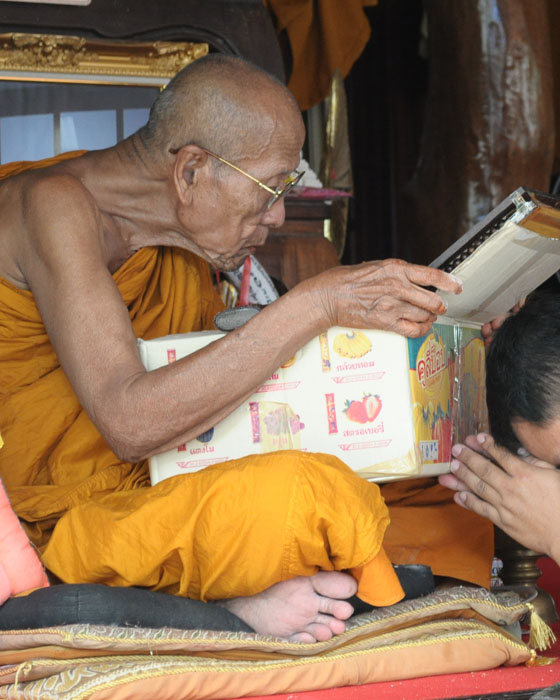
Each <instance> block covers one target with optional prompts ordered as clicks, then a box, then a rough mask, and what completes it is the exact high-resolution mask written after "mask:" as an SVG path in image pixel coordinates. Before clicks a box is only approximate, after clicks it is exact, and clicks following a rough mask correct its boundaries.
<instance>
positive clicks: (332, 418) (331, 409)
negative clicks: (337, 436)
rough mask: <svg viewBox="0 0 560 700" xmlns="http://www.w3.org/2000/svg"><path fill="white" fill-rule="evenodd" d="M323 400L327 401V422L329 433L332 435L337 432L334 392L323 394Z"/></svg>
mask: <svg viewBox="0 0 560 700" xmlns="http://www.w3.org/2000/svg"><path fill="white" fill-rule="evenodd" d="M325 400H326V402H327V422H328V425H329V435H333V434H334V433H338V426H337V424H336V408H335V405H334V394H325Z"/></svg>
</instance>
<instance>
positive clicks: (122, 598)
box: [0, 583, 253, 632]
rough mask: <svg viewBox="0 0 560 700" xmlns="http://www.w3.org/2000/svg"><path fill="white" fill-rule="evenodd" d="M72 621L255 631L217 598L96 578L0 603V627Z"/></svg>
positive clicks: (58, 623) (35, 625) (28, 626)
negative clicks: (206, 600) (184, 595)
mask: <svg viewBox="0 0 560 700" xmlns="http://www.w3.org/2000/svg"><path fill="white" fill-rule="evenodd" d="M73 624H92V625H116V626H119V627H147V628H160V627H174V628H175V629H182V630H190V629H204V630H215V631H220V630H221V631H223V630H227V631H232V632H253V629H252V628H251V627H249V625H247V624H245V622H243V620H241V619H240V618H239V617H237V615H234V614H233V613H231V612H229V610H226V608H223V607H222V606H220V605H217V604H216V603H202V602H201V601H199V600H190V599H188V598H180V597H179V596H174V595H169V594H167V593H158V592H156V591H149V590H146V589H143V588H124V587H123V588H119V587H114V586H104V585H102V584H97V583H62V584H57V585H54V586H50V587H49V588H39V589H38V590H36V591H33V593H30V594H29V595H26V596H21V597H19V598H9V599H8V600H7V601H6V602H5V603H4V604H3V605H0V630H21V629H39V628H42V627H54V626H56V625H73Z"/></svg>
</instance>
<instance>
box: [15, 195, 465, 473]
mask: <svg viewBox="0 0 560 700" xmlns="http://www.w3.org/2000/svg"><path fill="white" fill-rule="evenodd" d="M68 189H72V184H71V183H69V184H67V190H68ZM47 190H48V188H47ZM59 190H60V188H59ZM59 190H58V191H59ZM68 197H69V200H68V206H67V207H64V197H62V198H61V197H60V196H57V197H56V198H53V202H56V204H54V203H53V204H52V207H56V209H49V206H50V205H49V199H48V191H47V193H45V192H40V193H39V195H38V199H39V200H40V201H39V202H35V203H34V206H35V209H36V210H37V211H41V217H37V220H35V221H30V222H28V227H27V230H31V231H35V234H34V236H32V238H31V240H30V241H29V245H27V246H26V247H25V249H23V250H22V251H21V262H22V269H24V273H25V278H26V280H28V284H29V286H30V288H31V290H32V292H33V294H34V296H35V299H36V301H37V305H38V308H39V310H40V313H41V315H42V318H43V320H44V323H45V326H46V328H47V331H48V333H49V336H50V338H51V340H52V343H53V346H54V348H55V350H56V352H57V355H58V357H59V360H60V363H61V366H62V367H63V369H64V371H65V373H66V375H67V376H68V379H69V381H70V383H71V384H72V386H73V388H74V390H75V392H76V394H77V396H78V398H79V400H80V402H81V404H82V406H83V407H84V409H85V410H86V411H87V413H88V415H89V416H90V417H91V418H92V420H93V422H94V423H95V424H96V426H97V427H98V429H99V431H100V433H101V434H102V435H103V437H104V438H105V440H106V441H107V442H108V444H109V445H110V447H111V448H112V449H113V451H115V453H117V454H118V455H119V456H120V457H122V458H125V459H128V460H132V461H135V460H139V459H142V458H144V457H147V456H149V455H151V454H155V453H158V452H161V451H163V450H166V449H169V448H171V447H174V446H177V445H178V444H181V443H182V442H185V441H186V440H189V439H192V438H193V437H196V436H197V435H199V434H201V433H202V432H204V431H205V430H208V429H209V428H210V427H212V426H214V425H215V424H216V423H217V422H218V421H220V420H221V419H222V418H224V417H225V416H227V415H228V414H229V413H230V412H231V411H232V410H233V409H235V408H236V407H237V406H238V405H240V404H241V403H242V402H243V401H244V400H245V399H246V398H247V397H248V396H250V395H251V394H252V393H253V391H254V390H255V389H256V388H257V387H258V386H259V385H260V384H262V383H263V382H264V381H265V380H266V379H267V378H268V377H269V376H270V375H271V374H272V372H274V371H275V370H276V369H277V368H278V367H279V366H280V365H281V364H282V363H283V362H284V361H286V360H287V359H288V358H289V357H291V356H292V355H293V354H294V353H295V351H296V350H297V349H299V348H300V347H302V346H303V345H304V344H305V343H306V342H307V341H309V340H310V339H311V338H313V337H315V336H316V335H317V334H319V333H321V332H322V331H324V330H326V329H327V328H329V327H330V326H332V325H343V326H354V327H362V328H363V327H368V328H384V329H389V330H394V331H396V332H399V333H403V334H407V335H410V336H419V335H422V334H424V333H426V332H427V331H428V330H429V328H430V326H431V324H432V322H433V321H434V319H435V314H436V313H438V312H441V311H442V310H443V309H442V302H441V298H440V297H439V296H438V295H437V294H435V293H433V292H430V291H428V290H426V289H424V288H422V286H421V285H433V286H437V287H440V288H442V289H447V290H449V291H458V290H459V285H458V284H457V283H456V282H454V281H453V280H452V279H451V278H449V277H448V276H447V275H446V274H445V273H443V272H441V271H439V270H434V269H430V268H423V267H418V266H414V265H408V264H406V263H402V262H400V261H384V262H379V263H366V264H363V265H359V266H353V267H340V268H334V269H333V270H330V271H328V272H326V273H322V274H321V275H319V276H317V277H316V278H313V279H312V280H307V281H305V282H303V283H301V284H300V285H298V286H297V287H296V288H294V289H293V290H292V291H290V292H289V293H288V294H286V295H284V296H283V297H282V298H280V299H279V300H278V301H276V302H274V303H273V304H271V305H270V306H268V307H266V308H265V309H263V311H261V312H260V313H259V314H258V315H257V316H255V317H254V318H253V319H251V321H249V322H248V323H247V324H246V325H245V326H243V327H241V328H240V329H238V330H236V331H233V332H231V333H229V334H227V335H226V336H225V337H224V338H222V339H220V340H219V341H217V342H215V343H212V344H211V345H209V346H207V347H206V348H204V349H202V350H200V351H198V352H196V353H194V354H192V355H190V356H188V357H186V358H184V359H182V360H180V361H178V362H175V363H172V364H171V365H168V366H166V367H162V368H160V369H158V370H155V371H152V372H146V370H145V369H144V367H143V365H142V363H141V361H140V357H139V353H138V348H137V344H136V338H135V336H134V333H133V330H132V326H131V323H130V319H129V317H128V312H127V309H126V307H125V305H124V303H123V301H122V298H121V296H120V293H119V291H118V289H117V287H116V285H115V283H114V281H113V279H112V277H111V274H110V273H109V271H108V269H107V264H106V259H107V251H106V250H105V246H106V245H107V244H106V242H105V237H104V236H103V234H102V231H103V221H102V220H101V217H100V215H99V213H98V212H97V210H96V209H95V206H94V203H92V202H90V201H88V198H87V195H84V194H80V193H78V194H76V193H69V195H68ZM77 197H78V198H80V197H81V200H82V201H80V206H76V198H77ZM61 207H62V209H63V211H64V215H61V214H60V211H59V209H60V208H61ZM53 222H54V223H53Z"/></svg>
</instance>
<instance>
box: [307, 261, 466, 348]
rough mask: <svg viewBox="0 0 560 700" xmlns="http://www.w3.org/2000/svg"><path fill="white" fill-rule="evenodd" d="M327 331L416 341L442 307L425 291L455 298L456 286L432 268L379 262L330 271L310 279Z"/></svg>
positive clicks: (436, 297)
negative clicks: (371, 331)
mask: <svg viewBox="0 0 560 700" xmlns="http://www.w3.org/2000/svg"><path fill="white" fill-rule="evenodd" d="M314 283H315V284H316V291H318V299H319V301H320V303H321V304H323V306H324V309H325V314H326V316H327V322H328V324H329V325H330V326H348V327H351V328H377V329H380V330H388V331H395V332H396V333H400V334H401V335H406V336H409V337H411V338H418V337H420V336H422V335H425V334H426V333H428V332H429V330H430V328H431V327H432V324H433V322H434V321H435V319H436V316H437V315H438V314H443V313H445V310H446V304H445V302H444V301H443V299H442V298H441V296H439V294H437V292H434V291H430V290H429V289H426V287H435V288H438V289H442V290H444V291H448V292H452V293H454V294H458V293H459V292H461V289H462V287H461V284H460V282H459V281H458V280H457V279H456V278H455V277H453V276H452V275H449V274H447V273H446V272H443V271H442V270H438V269H436V268H432V267H425V266H423V265H412V264H411V263H407V262H404V261H403V260H382V261H373V262H366V263H362V264H361V265H350V266H340V267H334V268H331V269H330V270H327V271H326V272H324V273H322V274H321V275H318V276H317V277H316V278H314Z"/></svg>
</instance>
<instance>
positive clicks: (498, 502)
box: [439, 433, 560, 564]
mask: <svg viewBox="0 0 560 700" xmlns="http://www.w3.org/2000/svg"><path fill="white" fill-rule="evenodd" d="M465 442H466V444H464V445H460V444H457V445H454V446H453V448H452V454H453V456H454V459H453V460H452V462H451V473H450V474H444V475H442V476H440V477H439V482H440V483H441V484H442V485H443V486H447V487H448V488H450V489H453V490H455V491H457V493H456V494H455V496H454V500H455V502H456V503H458V504H459V505H461V506H463V507H464V508H467V509H469V510H472V511H474V512H475V513H478V514H479V515H482V516H483V517H485V518H488V519H489V520H491V521H492V522H493V523H494V524H495V525H497V526H498V527H499V528H500V529H502V530H503V531H504V532H505V533H507V534H508V535H509V536H510V537H512V538H513V539H514V540H516V541H517V542H519V543H520V544H522V545H524V546H525V547H528V548H529V549H532V550H534V551H536V552H542V553H543V554H548V555H550V556H551V557H552V558H553V559H554V560H555V561H556V562H557V563H559V564H560V508H559V507H558V504H559V503H560V472H558V471H557V470H556V469H555V468H554V466H553V465H551V464H548V463H546V462H543V461H541V460H536V459H534V458H530V457H527V458H525V457H518V456H516V455H513V454H512V453H511V452H509V451H508V450H506V449H505V448H502V447H499V446H498V445H496V443H495V442H494V440H493V438H492V437H491V436H489V435H486V434H484V433H481V434H479V435H477V436H476V437H475V436H470V437H469V438H467V440H466V441H465Z"/></svg>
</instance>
